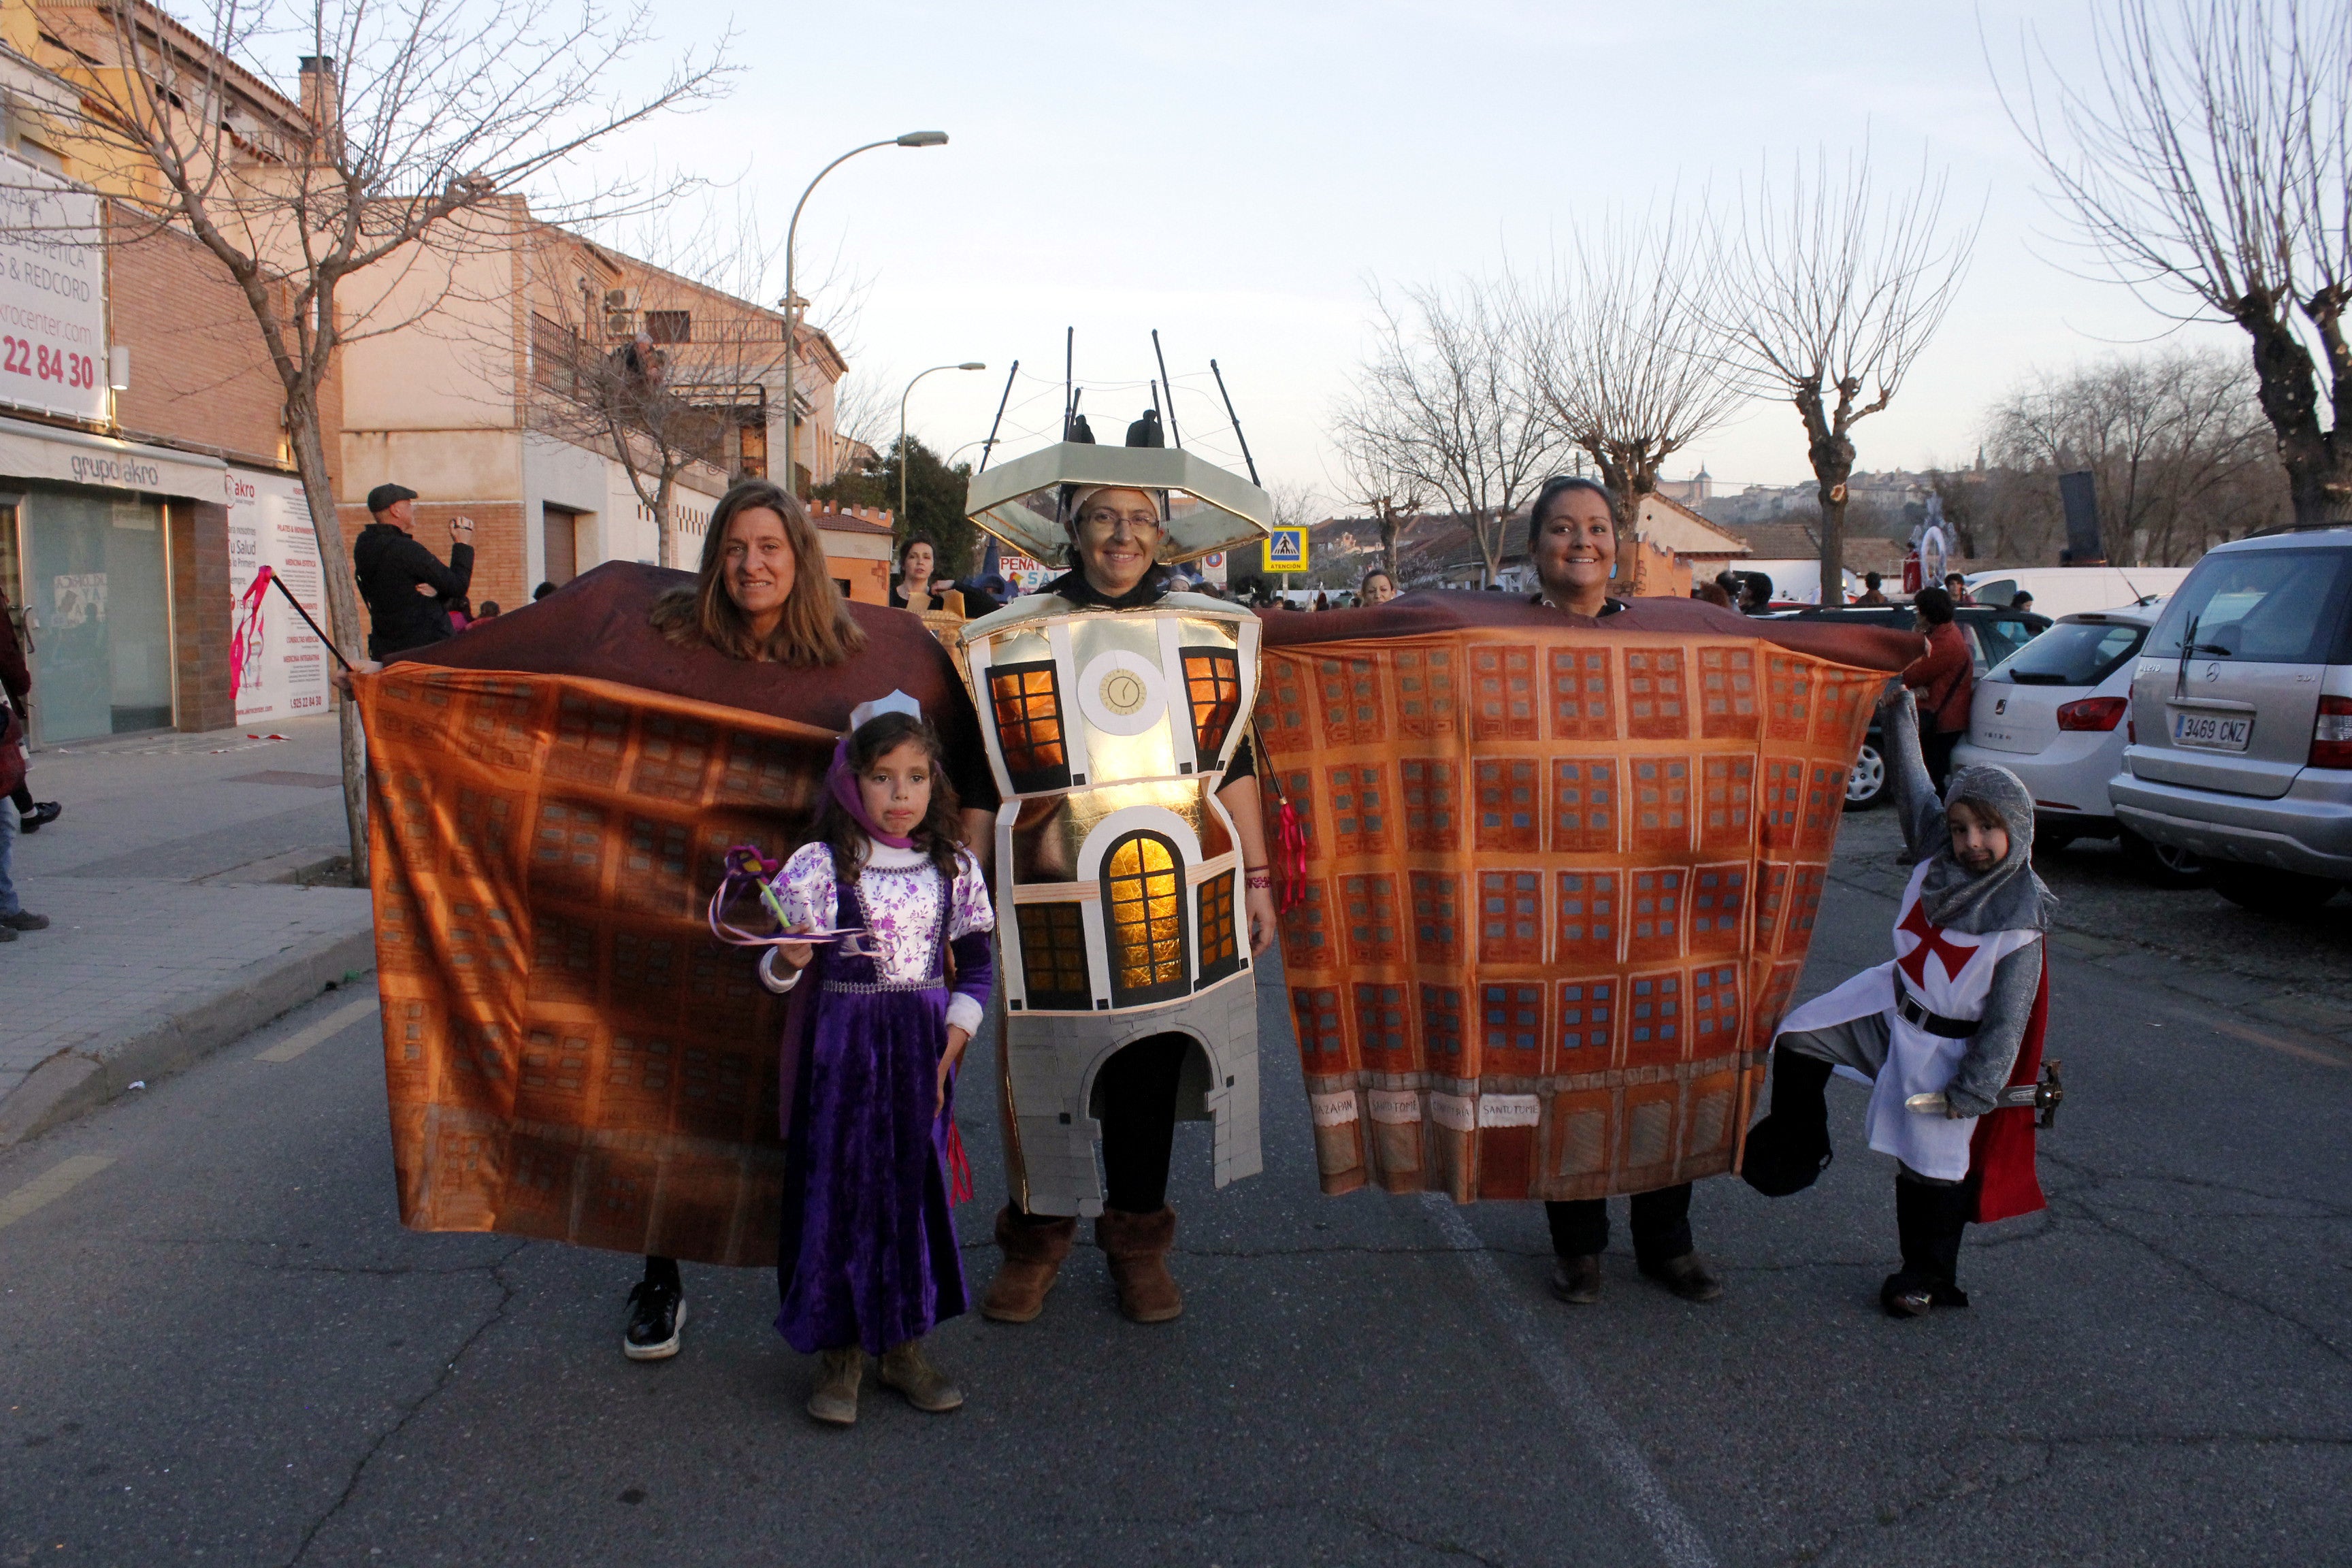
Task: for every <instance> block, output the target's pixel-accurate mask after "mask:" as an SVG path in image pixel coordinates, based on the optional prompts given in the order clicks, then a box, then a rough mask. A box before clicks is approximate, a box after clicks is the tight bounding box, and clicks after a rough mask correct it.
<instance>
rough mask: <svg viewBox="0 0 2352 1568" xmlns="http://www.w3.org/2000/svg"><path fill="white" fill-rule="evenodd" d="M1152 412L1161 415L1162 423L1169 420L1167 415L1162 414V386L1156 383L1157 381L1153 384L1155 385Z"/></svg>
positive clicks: (1153, 386)
mask: <svg viewBox="0 0 2352 1568" xmlns="http://www.w3.org/2000/svg"><path fill="white" fill-rule="evenodd" d="M1151 412H1153V413H1154V414H1159V415H1160V418H1161V420H1162V421H1165V420H1166V419H1167V417H1168V416H1167V415H1165V414H1164V413H1161V412H1160V384H1159V383H1158V382H1156V381H1155V382H1153V383H1152V384H1151Z"/></svg>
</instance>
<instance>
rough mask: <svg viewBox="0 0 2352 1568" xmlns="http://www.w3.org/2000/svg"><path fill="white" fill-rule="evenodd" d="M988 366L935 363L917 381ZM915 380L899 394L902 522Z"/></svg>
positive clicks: (899, 507) (976, 362)
mask: <svg viewBox="0 0 2352 1568" xmlns="http://www.w3.org/2000/svg"><path fill="white" fill-rule="evenodd" d="M987 368H988V367H987V366H986V365H984V364H982V363H980V362H979V361H978V360H966V361H965V362H964V363H961V364H935V365H933V366H931V368H930V369H929V370H927V371H925V372H923V374H922V375H919V376H917V377H915V381H920V380H922V379H923V376H924V375H937V374H939V373H940V372H941V371H943V370H986V369H987ZM915 381H910V382H908V384H907V390H906V391H904V392H902V393H900V394H899V395H898V521H899V522H900V523H901V524H904V523H905V522H906V521H907V399H908V397H910V396H912V395H914V391H915Z"/></svg>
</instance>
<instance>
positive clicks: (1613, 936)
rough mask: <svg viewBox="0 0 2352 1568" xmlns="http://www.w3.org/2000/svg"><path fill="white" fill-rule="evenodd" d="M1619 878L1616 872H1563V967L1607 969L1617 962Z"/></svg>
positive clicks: (1560, 874) (1560, 911) (1560, 961)
mask: <svg viewBox="0 0 2352 1568" xmlns="http://www.w3.org/2000/svg"><path fill="white" fill-rule="evenodd" d="M1617 877H1618V873H1616V872H1614V871H1562V872H1561V873H1559V963H1561V964H1562V965H1570V966H1572V965H1583V964H1590V965H1592V966H1593V967H1595V968H1607V967H1608V966H1610V965H1611V964H1613V963H1616V962H1617V917H1618V910H1617Z"/></svg>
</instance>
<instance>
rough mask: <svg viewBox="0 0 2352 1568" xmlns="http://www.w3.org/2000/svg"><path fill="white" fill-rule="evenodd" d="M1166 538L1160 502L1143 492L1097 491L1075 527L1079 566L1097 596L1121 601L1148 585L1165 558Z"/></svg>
mask: <svg viewBox="0 0 2352 1568" xmlns="http://www.w3.org/2000/svg"><path fill="white" fill-rule="evenodd" d="M1166 538H1167V532H1166V531H1165V530H1163V529H1162V528H1161V527H1160V507H1159V503H1157V502H1156V501H1154V500H1152V499H1151V498H1150V496H1149V495H1146V494H1145V493H1144V492H1143V491H1141V490H1128V489H1100V490H1097V491H1096V492H1095V493H1094V494H1092V495H1090V496H1088V497H1087V499H1086V503H1085V504H1084V505H1083V506H1081V507H1080V508H1079V509H1078V515H1077V517H1076V519H1075V520H1073V521H1072V524H1071V544H1072V547H1073V548H1074V549H1075V550H1076V552H1077V557H1078V565H1079V567H1080V568H1081V569H1082V570H1084V571H1085V573H1086V574H1087V582H1088V583H1090V584H1093V585H1094V589H1095V592H1097V593H1098V594H1101V595H1104V596H1105V597H1107V598H1114V599H1115V598H1117V597H1118V595H1121V594H1124V593H1126V592H1127V591H1128V590H1129V589H1131V588H1133V587H1134V586H1135V585H1136V584H1138V583H1140V582H1142V581H1143V574H1145V573H1147V572H1149V571H1150V570H1151V567H1152V563H1154V562H1156V561H1158V560H1159V559H1160V542H1161V541H1163V540H1164V539H1166Z"/></svg>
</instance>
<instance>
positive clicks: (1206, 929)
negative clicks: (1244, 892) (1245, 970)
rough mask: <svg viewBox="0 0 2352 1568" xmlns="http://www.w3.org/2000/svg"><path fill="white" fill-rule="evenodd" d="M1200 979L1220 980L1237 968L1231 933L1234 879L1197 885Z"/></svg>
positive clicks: (1235, 944)
mask: <svg viewBox="0 0 2352 1568" xmlns="http://www.w3.org/2000/svg"><path fill="white" fill-rule="evenodd" d="M1200 930H1201V978H1202V980H1204V981H1207V980H1223V978H1224V977H1225V976H1226V975H1228V974H1231V973H1234V971H1235V970H1236V969H1239V968H1240V967H1241V948H1240V944H1239V942H1237V941H1236V940H1235V938H1234V879H1233V878H1232V876H1231V875H1226V876H1223V877H1212V878H1210V879H1208V880H1207V881H1205V882H1203V883H1202V884H1201V927H1200Z"/></svg>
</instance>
